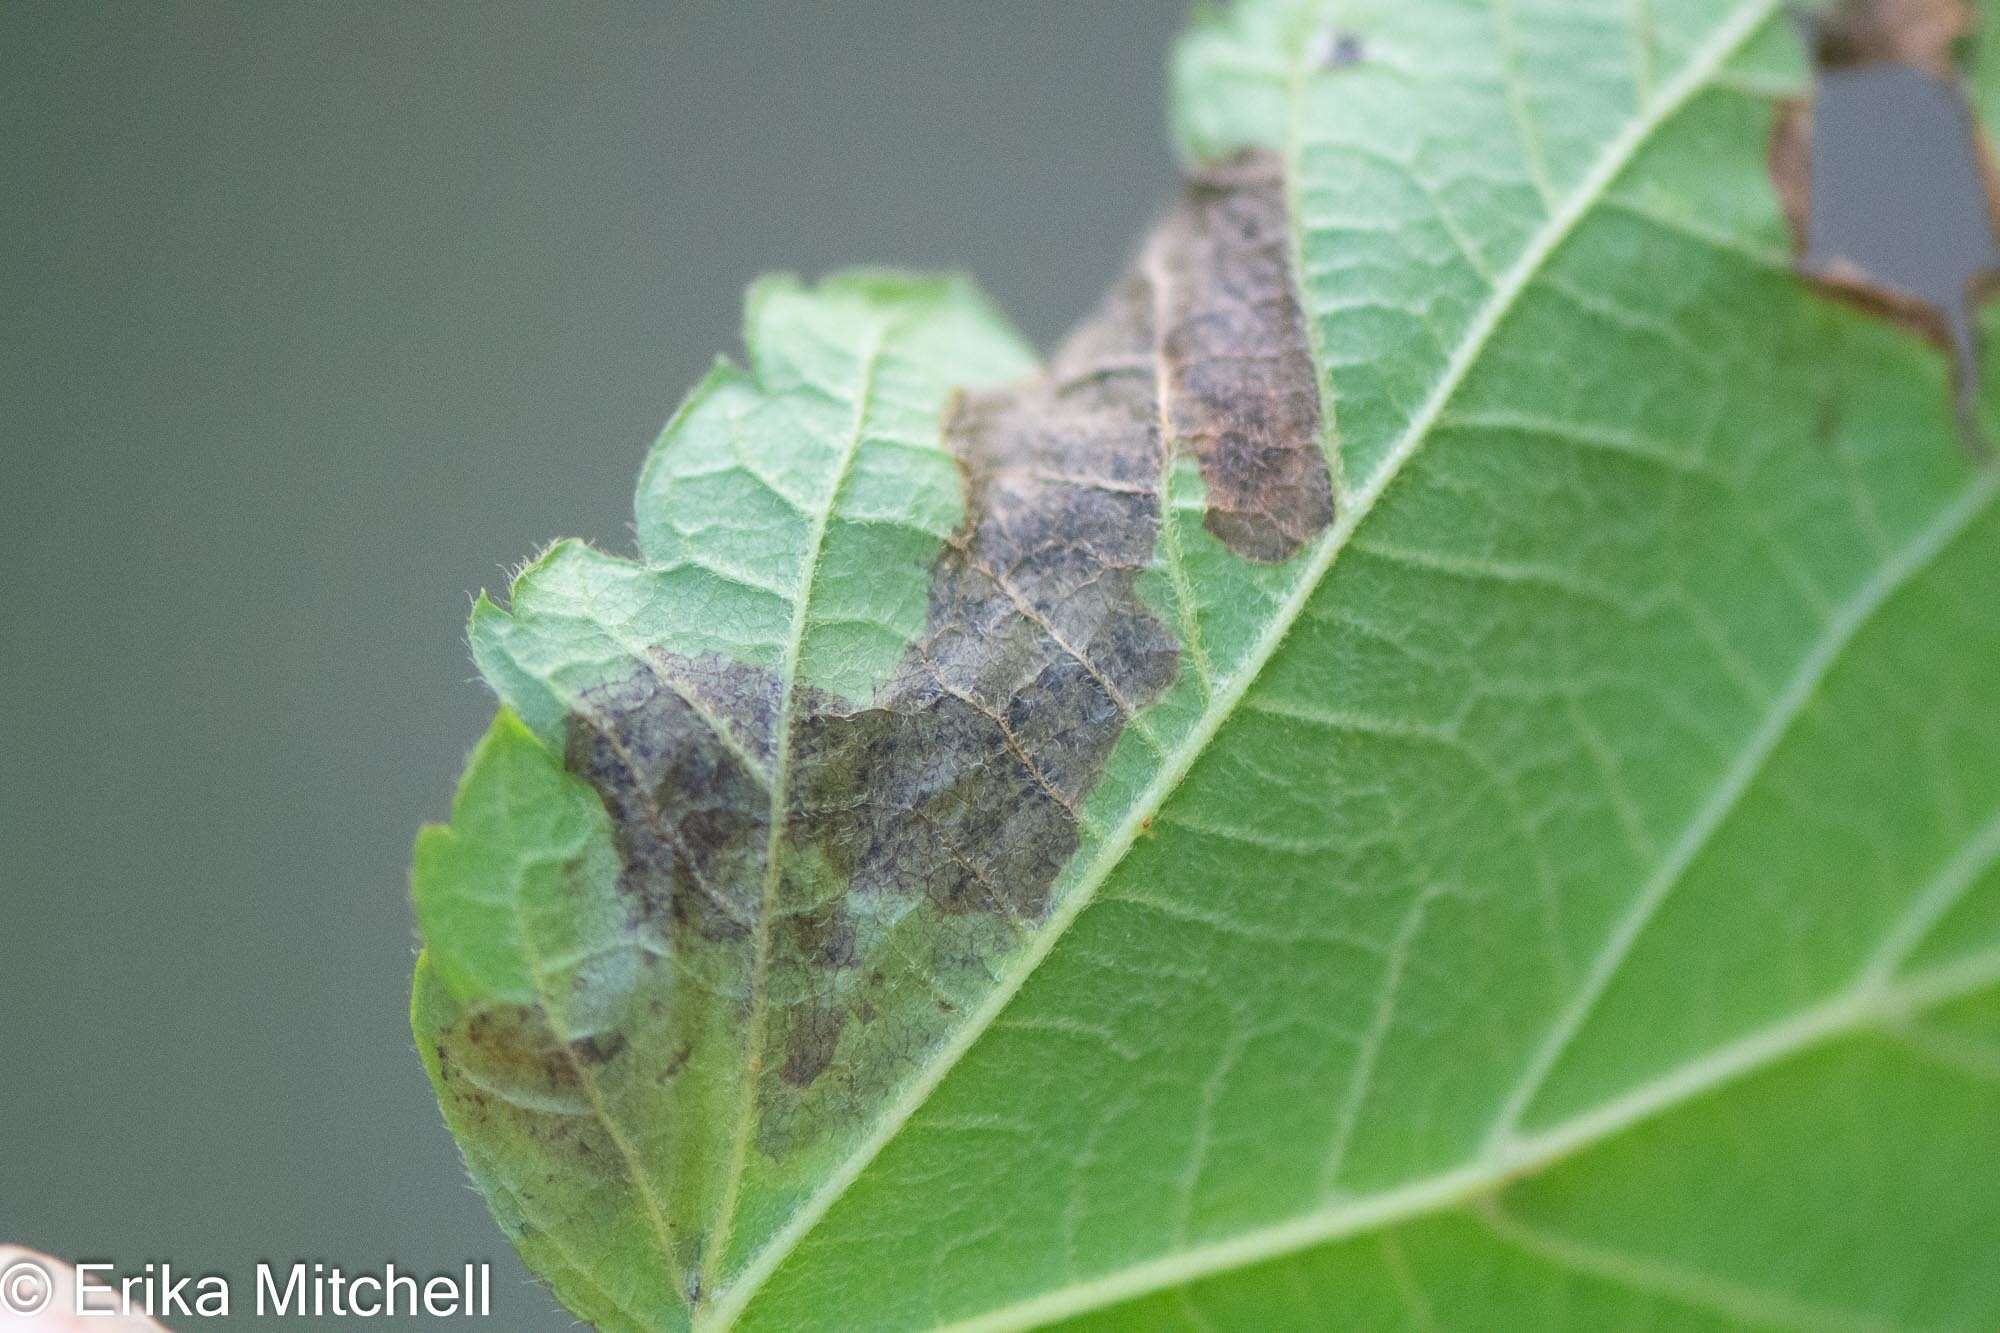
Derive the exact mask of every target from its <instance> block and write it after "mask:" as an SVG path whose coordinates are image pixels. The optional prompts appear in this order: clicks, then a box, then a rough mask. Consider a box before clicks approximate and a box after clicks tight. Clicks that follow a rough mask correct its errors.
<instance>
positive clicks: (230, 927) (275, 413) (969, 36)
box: [0, 0, 1184, 1329]
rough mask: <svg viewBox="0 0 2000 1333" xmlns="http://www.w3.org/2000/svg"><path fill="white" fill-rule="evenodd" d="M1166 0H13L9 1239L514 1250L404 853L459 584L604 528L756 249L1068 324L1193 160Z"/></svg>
mask: <svg viewBox="0 0 2000 1333" xmlns="http://www.w3.org/2000/svg"><path fill="white" fill-rule="evenodd" d="M1183 8H1184V6H1183V4H1182V3H1181V0H1148V2H1147V3H1144V4H1119V5H1108V4H1077V3H1074V0H1022V2H1018V3H994V4H979V3H972V0H871V3H869V4H866V5H851V4H850V5H836V4H799V3H797V2H796V0H792V3H777V2H776V0H756V2H754V3H753V2H750V0H704V2H703V3H679V4H656V5H641V4H610V3H589V4H586V3H576V4H557V5H549V4H539V3H526V2H515V0H508V2H506V3H501V2H497V0H456V2H455V3H429V4H418V3H382V2H365V3H364V2H362V0H341V2H340V3H327V2H325V0H284V2H280V0H239V2H238V3H233V4H224V3H191V2H190V3H182V2H169V0H147V2H146V3H137V2H133V3H118V4H108V3H79V2H76V0H69V2H57V3H49V4H30V3H22V2H21V0H0V126H4V129H0V134H4V148H0V161H3V162H4V167H0V384H4V391H0V532H4V534H5V538H6V540H5V550H6V553H7V557H8V569H7V571H6V580H5V588H6V591H5V594H4V598H0V681H4V684H5V689H6V695H5V698H6V705H5V709H4V714H0V1240H18V1241H23V1242H26V1243H29V1244H31V1245H34V1246H37V1247H41V1248H46V1249H50V1250H54V1251H56V1252H59V1253H62V1254H65V1255H69V1256H71V1257H83V1258H96V1259H108V1260H113V1261H116V1262H117V1263H118V1264H119V1265H120V1267H121V1268H122V1269H124V1270H127V1271H132V1270H136V1269H138V1268H139V1267H140V1266H141V1265H143V1264H144V1263H145V1262H147V1261H149V1260H153V1261H157V1260H170V1261H172V1262H173V1263H174V1264H175V1265H176V1266H177V1267H181V1268H185V1269H192V1270H197V1271H209V1270H222V1271H225V1272H228V1273H230V1274H231V1275H232V1276H233V1277H235V1278H236V1279H237V1283H238V1285H237V1292H238V1298H239V1313H238V1322H248V1321H247V1319H246V1318H244V1316H243V1313H242V1309H243V1306H244V1305H245V1304H246V1303H247V1302H245V1301H244V1293H246V1292H248V1290H249V1273H250V1270H251V1268H252V1265H253V1264H254V1263H255V1261H257V1260H259V1259H269V1260H273V1261H282V1262H286V1263H289V1262H290V1261H292V1260H294V1259H306V1260H319V1261H323V1262H328V1263H340V1264H343V1265H345V1266H348V1267H350V1268H367V1267H374V1268H378V1269H379V1267H380V1266H381V1265H382V1264H383V1263H384V1262H386V1261H389V1260H394V1261H395V1262H396V1263H397V1264H398V1265H399V1267H402V1268H405V1269H421V1270H428V1269H434V1268H435V1269H443V1268H451V1267H455V1266H457V1265H459V1264H462V1263H463V1262H465V1261H466V1260H468V1259H486V1258H490V1259H492V1260H494V1261H495V1262H496V1269H495V1284H496V1303H497V1306H496V1310H495V1316H496V1321H495V1322H496V1324H497V1326H499V1327H505V1328H510V1329H528V1328H548V1327H559V1326H561V1324H562V1323H563V1322H565V1321H564V1318H563V1316H561V1315H560V1314H559V1313H558V1312H557V1311H556V1310H555V1309H554V1307H553V1306H552V1305H551V1304H550V1303H549V1301H548V1300H547V1298H546V1297H544V1296H543V1295H541V1293H540V1292H539V1291H538V1290H536V1289H534V1288H533V1287H532V1286H531V1285H530V1284H529V1283H528V1280H527V1278H526V1275H525V1274H524V1272H523V1271H522V1270H521V1268H520V1267H519V1265H518V1263H517V1261H516V1260H515V1259H514V1257H513V1255H512V1253H511V1251H510V1250H509V1249H508V1247H507V1245H506V1244H505V1242H504V1241H503V1240H502V1239H501V1238H500V1236H499V1233H498V1231H497V1230H496V1229H495V1228H494V1227H493V1225H492V1223H491V1222H490V1221H489V1220H488V1218H487V1216H486V1212H485V1208H484V1205H483V1204H482V1203H481V1201H480V1200H479V1198H478V1197H477V1196H476V1195H475V1194H473V1193H472V1192H471V1190H470V1189H469V1188H468V1187H467V1186H466V1182H465V1177H464V1174H463V1172H462V1170H461V1168H460V1165H459V1162H458V1157H457V1153H456V1150H455V1149H454V1147H453V1145H452V1143H451V1140H450V1138H449V1137H448V1136H447V1134H446V1133H445V1131H444V1129H443V1127H442V1125H441V1123H440V1121H439V1119H438V1114H437V1110H436V1107H435V1104H434V1103H433V1101H432V1099H431V1095H430V1090H429V1088H428V1086H427V1085H426V1083H425V1081H424V1077H423V1073H422V1070H421V1068H420V1067H419V1065H418V1063H417V1059H416V1057H415V1054H414V1053H413V1051H412V1050H411V1046H410V1038H409V1033H408V1027H407V1022H406V1018H405V1006H406V1001H407V983H408V977H409V969H410V964H411V961H412V958H413V955H414V943H413V936H412V932H411V923H410V911H409V906H408V902H407V890H406V882H405V874H406V866H407V861H408V853H409V846H410V840H411V837H412V835H413V833H414V832H415V829H416V826H417V825H418V824H419V823H420V822H422V821H424V820H427V819H436V818H439V817H441V816H442V815H443V814H444V813H445V810H446V806H447V802H448V800H449V797H450V792H451V787H452V783H453V780H454V779H455V778H456V776H457V773H458V769H459V765H460V762H461V759H462V757H463V754H464V752H465V750H466V749H467V748H468V747H469V746H470V745H471V744H472V742H473V741H474V740H475V739H476V738H477V736H478V735H479V732H480V730H481V729H482V727H483V726H484V724H485V721H486V719H487V717H488V716H489V715H490V713H491V709H492V704H491V701H490V700H489V698H488V696H487V695H486V693H485V691H484V690H483V689H482V688H481V687H480V686H479V685H478V684H476V683H475V682H474V681H473V679H472V668H471V664H470V662H469V659H468V657H467V655H466V652H465V649H464V645H463V641H462V637H461V636H462V628H463V618H464V613H465V611H466V609H467V606H468V602H469V597H470V595H471V593H472V592H473V591H474V590H476V589H478V588H481V587H488V588H493V589H496V590H498V589H500V588H501V587H503V586H504V574H503V571H504V568H505V567H506V566H508V565H510V564H512V563H513V562H516V561H519V560H521V559H523V558H525V557H527V556H528V555H530V554H532V553H533V552H534V551H535V550H536V549H537V547H538V546H539V545H540V544H541V543H543V542H544V541H546V540H548V539H550V538H553V537H555V536H558V535H579V536H584V537H588V538H591V539H594V540H596V541H598V542H599V543H601V544H605V545H608V546H610V547H611V548H613V549H619V550H623V549H628V548H629V536H628V532H627V523H628V516H629V494H630V488H631V486H632V483H633V481H634V478H635V476H636V473H637V470H638V465H639V462H640V459H641V456H642V454H643V451H644V450H645V448H646V446H647V444H648V443H649V442H650V440H651V438H652V436H653V434H654V432H655V431H656V430H657V428H658V426H659V424H660V423H661V422H662V421H663V420H664V419H665V417H666V415H667V413H668V412H669V410H670V409H671V408H672V407H673V405H674V403H675V402H676V401H677V399H678V398H679V396H680V395H681V393H682V392H683V391H684V390H685V389H687V388H688V387H689V386H691V385H692V384H693V383H694V381H695V379H696V378H697V377H698V376H699V375H700V374H701V373H702V371H703V370H705V369H706V367H707V365H708V364H709V362H710V360H711V359H712V358H713V357H714V356H715V355H716V353H717V352H719V351H723V350H730V351H732V352H733V351H734V350H735V348H736V345H737V334H736V330H737V323H738V303H739V299H740V296H741V292H742V288H743V286H744V284H745V283H746V282H748V281H749V280H750V279H751V278H752V277H754V276H755V275H756V274H757V273H759V272H761V271H763V270H766V269H771V268H790V269H795V270H798V271H801V272H804V273H806V274H808V275H813V274H818V273H821V272H824V271H826V270H828V269H830V268H834V267H837V266H840V265H843V264H848V263H854V262H895V263H899V264H907V265H915V266H950V267H962V268H965V269H968V270H970V271H971V272H972V273H973V274H975V275H976V276H977V277H978V278H979V279H980V280H981V281H982V282H984V283H985V284H986V286H987V288H988V289H989V290H990V291H991V292H993V293H994V294H995V296H996V297H997V298H998V299H999V301H1000V303H1001V304H1002V305H1003V307H1004V308H1006V309H1007V310H1009V311H1010V312H1012V314H1013V315H1014V316H1015V318H1016V319H1017V320H1018V321H1019V322H1020V324H1021V326H1022V327H1023V329H1024V330H1025V331H1026V332H1027V333H1028V335H1029V336H1030V337H1031V338H1033V339H1034V340H1036V341H1037V342H1039V343H1041V344H1043V345H1045V346H1046V345H1047V344H1048V343H1049V342H1050V341H1051V340H1052V339H1053V338H1054V337H1055V336H1056V335H1057V334H1058V333H1059V332H1060V330H1061V329H1062V328H1063V327H1065V326H1066V325H1067V324H1068V323H1069V322H1070V321H1071V320H1073V319H1074V318H1075V317H1077V316H1078V315H1080V314H1081V313H1083V311H1084V309H1085V307H1087V306H1088V305H1089V304H1091V302H1092V301H1093V300H1094V298H1095V296H1096V295H1097V293H1098V292H1100V291H1101V290H1102V289H1103V288H1104V287H1105V286H1106V284H1107V283H1108V281H1109V279H1110V278H1111V277H1112V276H1113V275H1114V273H1115V272H1116V270H1117V268H1118V267H1119V265H1120V263H1121V262H1122V260H1123V259H1124V257H1125V254H1126V250H1127V247H1128V246H1129V245H1130V244H1131V243H1132V241H1133V239H1134V238H1135V237H1136V236H1137V234H1138V232H1139V231H1140V229H1141V228H1142V227H1143V225H1144V224H1145V222H1146V221H1147V219H1148V218H1149V216H1150V215H1151V214H1152V213H1153V211H1154V210H1155V208H1156V207H1157V206H1158V204H1159V203H1160V201H1161V200H1162V199H1163V198H1164V196H1165V194H1166V191H1167V190H1168V188H1169V186H1170V180H1171V158H1170V154H1169V152H1168V150H1167V147H1166V134H1165V129H1164V113H1163V110H1162V107H1163V100H1164V90H1163V85H1164V80H1163V77H1162V73H1161V71H1162V68H1163V64H1164V58H1165V55H1166V51H1167V47H1168V43H1169V41H1170V39H1171V35H1172V33H1173V32H1174V30H1175V29H1176V28H1177V27H1178V26H1179V23H1180V20H1181V18H1182V15H1183Z"/></svg>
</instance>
